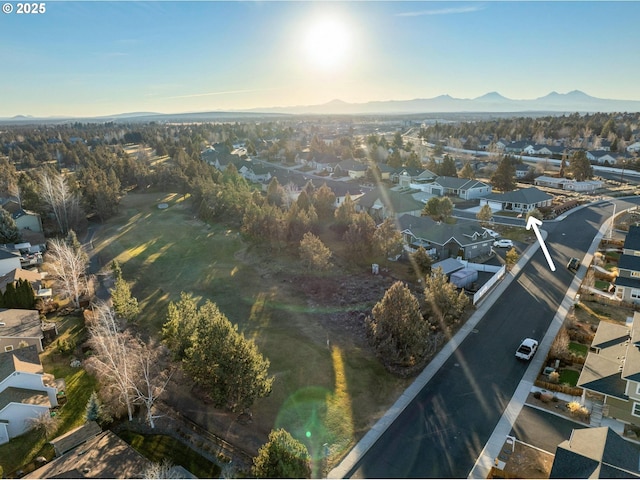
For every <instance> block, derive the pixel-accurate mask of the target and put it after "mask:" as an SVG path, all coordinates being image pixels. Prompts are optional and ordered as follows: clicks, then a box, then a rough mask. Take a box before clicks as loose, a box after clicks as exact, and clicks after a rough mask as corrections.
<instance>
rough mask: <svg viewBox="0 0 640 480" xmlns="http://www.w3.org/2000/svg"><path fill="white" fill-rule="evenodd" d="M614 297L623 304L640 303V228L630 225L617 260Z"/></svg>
mask: <svg viewBox="0 0 640 480" xmlns="http://www.w3.org/2000/svg"><path fill="white" fill-rule="evenodd" d="M618 272H619V273H618V277H617V278H616V280H615V295H616V297H618V298H619V299H620V300H622V301H625V302H632V303H640V227H639V226H636V225H631V226H630V227H629V232H628V233H627V236H626V238H625V240H624V246H623V248H622V255H620V259H619V260H618Z"/></svg>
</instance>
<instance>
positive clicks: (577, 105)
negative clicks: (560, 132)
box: [250, 90, 640, 115]
mask: <svg viewBox="0 0 640 480" xmlns="http://www.w3.org/2000/svg"><path fill="white" fill-rule="evenodd" d="M250 111H252V112H258V111H260V112H268V113H288V114H342V115H356V114H417V113H464V112H474V113H482V112H486V113H501V112H502V113H506V112H557V113H574V112H580V113H587V112H637V111H640V101H638V100H610V99H604V98H596V97H592V96H590V95H587V94H586V93H584V92H581V91H579V90H574V91H572V92H569V93H557V92H551V93H549V94H548V95H545V96H544V97H539V98H535V99H531V100H514V99H510V98H507V97H504V96H502V95H501V94H499V93H498V92H490V93H487V94H485V95H482V96H480V97H477V98H471V99H469V98H454V97H451V96H449V95H440V96H438V97H433V98H419V99H414V100H388V101H378V102H366V103H347V102H343V101H342V100H332V101H331V102H328V103H325V104H322V105H307V106H295V107H276V108H262V109H252V110H250Z"/></svg>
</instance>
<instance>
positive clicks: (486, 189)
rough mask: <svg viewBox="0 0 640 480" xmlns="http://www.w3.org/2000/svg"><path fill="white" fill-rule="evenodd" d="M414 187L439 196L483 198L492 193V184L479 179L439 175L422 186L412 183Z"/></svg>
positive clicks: (467, 198) (468, 198) (465, 198)
mask: <svg viewBox="0 0 640 480" xmlns="http://www.w3.org/2000/svg"><path fill="white" fill-rule="evenodd" d="M411 186H412V187H414V188H416V187H417V188H420V189H421V190H423V191H425V192H427V193H430V194H431V195H437V196H445V195H448V196H454V197H459V198H462V199H464V200H471V199H474V198H481V197H484V196H486V195H489V194H490V193H491V185H489V184H487V183H484V182H481V181H479V180H469V179H468V178H458V177H437V178H436V179H435V180H434V181H433V182H431V183H426V184H424V185H422V186H418V185H411Z"/></svg>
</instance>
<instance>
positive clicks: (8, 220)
mask: <svg viewBox="0 0 640 480" xmlns="http://www.w3.org/2000/svg"><path fill="white" fill-rule="evenodd" d="M21 241H22V235H20V231H19V230H18V227H17V225H16V222H15V220H14V219H13V218H12V217H11V214H10V213H9V212H7V211H6V210H5V209H4V208H2V207H0V243H20V242H21Z"/></svg>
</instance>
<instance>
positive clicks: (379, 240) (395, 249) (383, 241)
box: [373, 217, 404, 258]
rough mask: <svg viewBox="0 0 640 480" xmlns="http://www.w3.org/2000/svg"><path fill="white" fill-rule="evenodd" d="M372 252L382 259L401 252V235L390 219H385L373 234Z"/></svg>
mask: <svg viewBox="0 0 640 480" xmlns="http://www.w3.org/2000/svg"><path fill="white" fill-rule="evenodd" d="M373 244H374V250H375V251H376V252H377V253H379V254H380V255H382V256H383V257H384V258H391V257H394V256H396V255H399V254H400V253H401V252H402V246H403V244H404V242H403V239H402V234H401V233H400V232H399V231H398V227H396V223H395V222H394V221H393V219H392V218H391V217H387V218H386V219H385V220H384V222H382V223H381V224H380V225H379V226H378V227H377V228H376V230H375V232H374V234H373Z"/></svg>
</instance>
